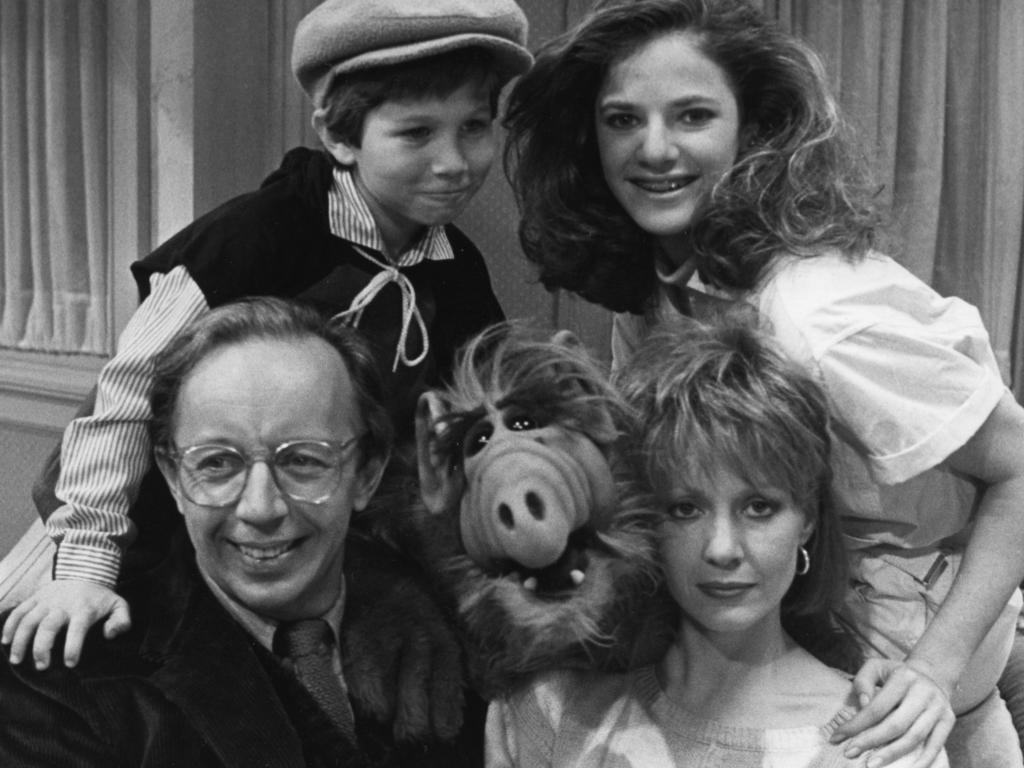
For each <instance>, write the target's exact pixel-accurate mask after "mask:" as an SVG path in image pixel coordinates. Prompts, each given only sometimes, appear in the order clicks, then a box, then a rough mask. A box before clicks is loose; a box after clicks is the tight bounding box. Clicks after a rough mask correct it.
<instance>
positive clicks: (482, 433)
mask: <svg viewBox="0 0 1024 768" xmlns="http://www.w3.org/2000/svg"><path fill="white" fill-rule="evenodd" d="M493 434H494V426H493V425H492V424H491V422H489V421H487V420H486V419H482V420H480V421H478V422H477V423H476V424H474V425H473V426H472V428H471V429H470V430H469V431H468V432H467V433H466V436H465V437H464V438H463V439H462V453H463V455H464V456H466V457H469V456H475V455H476V454H478V453H480V451H482V450H483V448H484V446H485V445H487V441H488V440H490V439H491V435H493Z"/></svg>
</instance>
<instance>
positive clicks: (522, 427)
mask: <svg viewBox="0 0 1024 768" xmlns="http://www.w3.org/2000/svg"><path fill="white" fill-rule="evenodd" d="M505 426H506V427H507V428H508V429H511V430H512V431H513V432H526V431H528V430H531V429H538V428H539V427H540V423H539V422H538V421H537V419H535V418H533V417H532V416H530V415H529V414H526V413H522V412H518V413H517V412H512V413H509V414H507V415H506V416H505Z"/></svg>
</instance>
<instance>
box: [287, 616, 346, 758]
mask: <svg viewBox="0 0 1024 768" xmlns="http://www.w3.org/2000/svg"><path fill="white" fill-rule="evenodd" d="M333 647H334V633H333V632H331V628H330V627H329V626H328V625H327V622H326V621H324V620H323V619H303V620H302V621H291V622H284V623H282V624H281V625H280V626H279V627H278V628H277V631H276V632H275V633H274V653H276V654H277V655H278V656H282V657H284V658H286V659H288V660H289V661H290V662H291V664H292V666H293V668H294V670H295V675H296V677H298V678H299V682H301V683H302V685H303V686H304V687H305V688H306V690H308V691H309V693H310V694H311V695H312V696H313V698H314V699H315V700H316V703H317V704H319V705H320V708H321V709H322V710H323V711H324V712H325V713H326V714H327V716H328V717H329V718H330V719H331V722H333V723H334V724H335V725H336V726H337V727H338V728H339V729H340V730H341V731H342V732H343V733H344V734H346V735H347V736H348V737H349V738H352V737H353V735H354V731H355V729H354V726H353V720H354V718H353V715H352V707H351V706H350V705H349V702H348V696H347V695H346V694H345V689H344V687H343V686H342V683H341V680H340V679H339V678H338V676H337V675H336V674H335V672H334V665H333V663H332V658H331V652H332V650H333Z"/></svg>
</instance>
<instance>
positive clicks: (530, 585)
mask: <svg viewBox="0 0 1024 768" xmlns="http://www.w3.org/2000/svg"><path fill="white" fill-rule="evenodd" d="M523 589H526V590H528V591H530V592H536V591H537V577H536V576H529V577H527V578H526V579H525V580H524V581H523Z"/></svg>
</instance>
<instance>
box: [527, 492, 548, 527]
mask: <svg viewBox="0 0 1024 768" xmlns="http://www.w3.org/2000/svg"><path fill="white" fill-rule="evenodd" d="M526 508H527V509H528V510H530V514H531V515H533V519H534V520H543V519H544V502H543V501H542V500H541V498H540V496H538V495H537V494H536V493H534V492H533V491H530V492H529V493H527V494H526Z"/></svg>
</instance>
